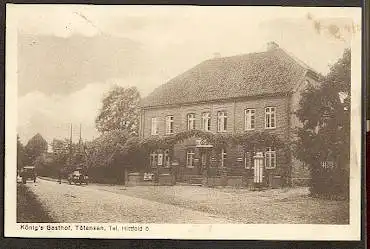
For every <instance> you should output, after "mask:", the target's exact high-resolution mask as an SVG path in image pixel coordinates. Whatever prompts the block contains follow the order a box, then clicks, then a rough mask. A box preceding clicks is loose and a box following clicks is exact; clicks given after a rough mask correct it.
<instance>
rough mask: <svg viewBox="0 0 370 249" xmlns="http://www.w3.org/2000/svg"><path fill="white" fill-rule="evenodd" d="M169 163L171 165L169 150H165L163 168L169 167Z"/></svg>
mask: <svg viewBox="0 0 370 249" xmlns="http://www.w3.org/2000/svg"><path fill="white" fill-rule="evenodd" d="M170 163H171V160H170V150H169V149H167V150H165V151H164V166H165V167H167V168H168V167H170Z"/></svg>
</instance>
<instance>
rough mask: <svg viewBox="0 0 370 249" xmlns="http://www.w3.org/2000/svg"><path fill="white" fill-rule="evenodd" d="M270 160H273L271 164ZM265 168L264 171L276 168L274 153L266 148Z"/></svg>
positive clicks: (269, 148)
mask: <svg viewBox="0 0 370 249" xmlns="http://www.w3.org/2000/svg"><path fill="white" fill-rule="evenodd" d="M272 159H274V160H273V163H272ZM272 164H273V165H272ZM265 168H266V169H275V168H276V151H275V150H273V149H272V148H271V147H268V148H267V149H266V152H265Z"/></svg>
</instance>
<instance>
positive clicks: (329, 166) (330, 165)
mask: <svg viewBox="0 0 370 249" xmlns="http://www.w3.org/2000/svg"><path fill="white" fill-rule="evenodd" d="M321 167H323V168H324V169H332V168H334V162H333V161H322V162H321Z"/></svg>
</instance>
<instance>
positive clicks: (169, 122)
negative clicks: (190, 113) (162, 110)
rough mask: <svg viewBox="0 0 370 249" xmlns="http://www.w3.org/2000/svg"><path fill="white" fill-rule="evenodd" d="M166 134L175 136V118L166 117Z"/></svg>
mask: <svg viewBox="0 0 370 249" xmlns="http://www.w3.org/2000/svg"><path fill="white" fill-rule="evenodd" d="M166 134H173V116H167V117H166Z"/></svg>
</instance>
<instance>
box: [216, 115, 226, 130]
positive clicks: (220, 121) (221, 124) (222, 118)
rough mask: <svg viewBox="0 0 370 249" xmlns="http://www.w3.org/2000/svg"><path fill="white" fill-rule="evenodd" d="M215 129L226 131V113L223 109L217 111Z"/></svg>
mask: <svg viewBox="0 0 370 249" xmlns="http://www.w3.org/2000/svg"><path fill="white" fill-rule="evenodd" d="M217 131H218V132H226V131H227V113H226V112H224V111H220V112H217Z"/></svg>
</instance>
